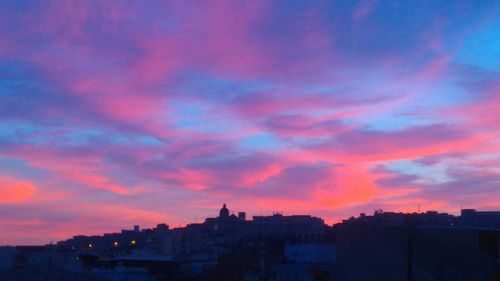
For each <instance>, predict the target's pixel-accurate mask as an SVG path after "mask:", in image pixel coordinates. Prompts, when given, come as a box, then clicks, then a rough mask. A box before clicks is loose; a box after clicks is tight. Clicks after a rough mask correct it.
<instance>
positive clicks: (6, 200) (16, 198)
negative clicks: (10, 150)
mask: <svg viewBox="0 0 500 281" xmlns="http://www.w3.org/2000/svg"><path fill="white" fill-rule="evenodd" d="M35 192H36V187H35V186H33V185H32V184H30V183H28V182H25V181H19V180H15V179H11V178H7V177H3V176H2V177H0V193H1V194H2V196H1V197H0V198H1V199H0V204H14V203H22V202H25V201H27V200H29V199H31V198H32V197H33V195H34V194H35Z"/></svg>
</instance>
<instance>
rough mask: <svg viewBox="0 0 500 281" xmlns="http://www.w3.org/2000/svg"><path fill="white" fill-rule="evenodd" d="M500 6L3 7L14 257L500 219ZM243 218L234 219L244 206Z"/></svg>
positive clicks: (1, 152) (0, 174)
mask: <svg viewBox="0 0 500 281" xmlns="http://www.w3.org/2000/svg"><path fill="white" fill-rule="evenodd" d="M499 15H500V3H499V2H498V1H480V2H478V1H457V2H454V3H447V2H434V1H419V2H415V1H377V0H367V1H318V2H306V1H247V2H236V1H206V2H195V1H193V2H191V1H168V2H167V3H161V2H159V1H158V2H155V1H119V2H115V1H110V2H104V1H101V2H100V1H53V0H47V1H10V0H7V1H2V2H1V3H0V38H1V39H0V193H1V195H0V232H1V233H2V234H3V235H2V238H1V239H0V245H4V244H10V245H27V244H45V243H47V242H49V241H58V240H62V239H67V238H69V237H71V236H72V235H74V234H95V233H106V232H110V231H114V230H117V229H122V228H125V227H130V226H132V225H136V224H137V225H141V226H145V227H153V226H155V225H156V224H157V223H160V222H167V223H169V225H171V226H177V225H185V224H187V223H190V222H193V221H196V220H201V219H202V218H206V217H210V216H212V214H213V210H217V209H219V208H220V205H221V204H222V203H227V204H228V205H229V207H233V208H234V207H235V208H237V209H234V212H235V213H237V212H238V211H245V212H247V213H248V214H251V215H266V214H271V213H272V212H273V211H279V212H283V213H284V214H287V215H291V214H310V215H312V216H316V217H320V218H323V219H324V220H325V222H326V223H328V224H329V225H331V224H333V223H335V222H338V221H339V220H340V219H343V218H348V217H350V216H355V215H357V214H359V213H372V212H373V210H376V209H384V210H389V211H394V212H415V211H418V210H422V211H427V210H437V211H440V212H447V213H450V214H455V215H457V214H458V213H459V212H460V210H461V209H469V208H470V209H477V210H484V211H488V210H499V209H500V152H499V148H500V110H499V108H500V42H499V40H498V38H500V16H499ZM231 210H232V211H233V209H231Z"/></svg>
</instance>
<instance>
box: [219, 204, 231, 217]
mask: <svg viewBox="0 0 500 281" xmlns="http://www.w3.org/2000/svg"><path fill="white" fill-rule="evenodd" d="M228 217H229V209H228V208H227V207H226V204H224V205H223V206H222V209H220V211H219V218H228Z"/></svg>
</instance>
